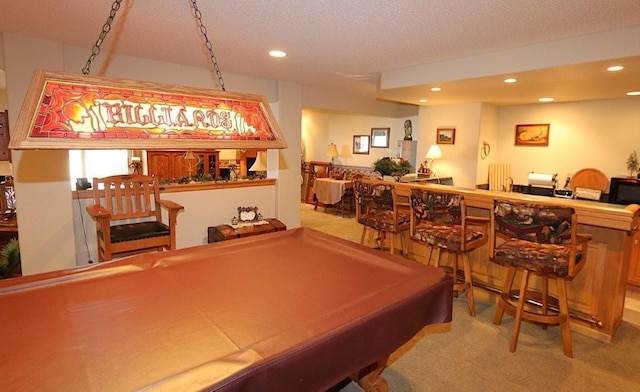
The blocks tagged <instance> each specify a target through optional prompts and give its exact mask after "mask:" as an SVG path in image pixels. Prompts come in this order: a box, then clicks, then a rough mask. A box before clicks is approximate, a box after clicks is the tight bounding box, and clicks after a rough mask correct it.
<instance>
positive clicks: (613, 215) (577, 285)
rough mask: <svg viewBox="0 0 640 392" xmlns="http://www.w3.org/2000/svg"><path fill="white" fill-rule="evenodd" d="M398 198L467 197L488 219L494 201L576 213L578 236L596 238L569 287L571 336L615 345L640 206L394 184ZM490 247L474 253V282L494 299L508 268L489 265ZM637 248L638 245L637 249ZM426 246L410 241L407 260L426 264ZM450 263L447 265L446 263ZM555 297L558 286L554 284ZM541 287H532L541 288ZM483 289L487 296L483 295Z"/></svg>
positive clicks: (473, 208)
mask: <svg viewBox="0 0 640 392" xmlns="http://www.w3.org/2000/svg"><path fill="white" fill-rule="evenodd" d="M395 185H396V189H397V191H398V194H399V196H400V197H408V195H409V190H410V189H411V188H430V189H433V190H437V191H439V192H456V193H461V194H462V195H464V198H465V202H466V204H467V205H468V206H469V207H471V208H470V214H471V215H475V216H484V217H489V216H490V214H491V209H492V207H493V200H494V199H506V200H513V201H530V202H537V203H545V204H554V205H561V206H570V207H573V208H574V209H575V211H576V214H577V215H578V232H582V233H588V234H591V235H592V240H591V241H589V248H588V253H587V259H586V263H587V264H586V265H585V266H584V268H583V270H582V271H581V272H580V273H579V274H578V275H577V276H576V277H575V279H574V280H572V281H571V282H568V284H567V290H568V295H569V308H570V312H571V316H572V320H571V321H572V324H571V328H572V330H574V331H576V332H577V333H581V334H584V335H588V336H591V337H594V338H596V339H599V340H603V341H607V342H611V341H612V339H613V337H614V335H615V332H616V329H617V327H618V325H619V324H620V322H621V321H622V315H623V311H624V301H625V295H626V289H627V276H628V272H629V266H630V263H631V261H632V259H634V260H635V259H636V258H638V257H639V256H640V251H639V249H638V248H640V245H638V243H640V232H639V231H638V223H639V222H640V206H638V205H636V204H632V205H629V206H622V205H617V204H607V203H600V202H595V201H588V200H573V199H563V198H557V197H546V196H535V195H527V194H521V193H514V192H496V191H488V190H480V189H465V188H458V187H452V186H445V185H434V184H403V183H395ZM490 244H491V241H489V242H488V244H486V245H485V246H484V247H482V248H480V249H478V250H476V251H474V252H471V254H470V258H471V262H472V269H473V281H474V285H475V286H476V290H475V291H474V293H475V294H476V296H479V297H485V298H494V297H495V294H496V292H497V291H498V290H499V289H500V288H501V286H502V283H503V280H504V276H505V273H506V268H504V267H502V266H500V265H498V264H496V263H493V262H491V261H489V255H490V252H491V249H490V246H491V245H490ZM634 244H635V245H634ZM426 255H427V250H426V247H425V246H424V245H421V244H418V243H417V242H415V241H409V257H411V258H413V259H416V260H419V261H421V262H425V260H426ZM445 262H446V260H445ZM549 286H550V291H551V292H555V284H550V285H549ZM538 287H539V286H533V288H538ZM480 288H484V289H486V290H481V289H480Z"/></svg>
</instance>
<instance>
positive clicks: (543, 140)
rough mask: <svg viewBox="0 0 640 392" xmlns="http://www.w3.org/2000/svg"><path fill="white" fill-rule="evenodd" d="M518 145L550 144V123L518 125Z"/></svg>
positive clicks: (516, 135)
mask: <svg viewBox="0 0 640 392" xmlns="http://www.w3.org/2000/svg"><path fill="white" fill-rule="evenodd" d="M515 137H516V146H542V147H544V146H548V145H549V124H518V125H516V134H515Z"/></svg>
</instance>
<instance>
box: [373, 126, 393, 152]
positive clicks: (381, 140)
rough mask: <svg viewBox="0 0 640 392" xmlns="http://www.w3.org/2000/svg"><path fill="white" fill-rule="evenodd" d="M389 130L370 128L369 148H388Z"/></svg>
mask: <svg viewBox="0 0 640 392" xmlns="http://www.w3.org/2000/svg"><path fill="white" fill-rule="evenodd" d="M390 131H391V128H371V147H377V148H389V133H390Z"/></svg>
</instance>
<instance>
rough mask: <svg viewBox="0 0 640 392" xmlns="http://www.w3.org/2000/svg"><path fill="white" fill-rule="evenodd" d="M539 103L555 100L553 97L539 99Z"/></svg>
mask: <svg viewBox="0 0 640 392" xmlns="http://www.w3.org/2000/svg"><path fill="white" fill-rule="evenodd" d="M538 102H553V98H551V97H544V98H538Z"/></svg>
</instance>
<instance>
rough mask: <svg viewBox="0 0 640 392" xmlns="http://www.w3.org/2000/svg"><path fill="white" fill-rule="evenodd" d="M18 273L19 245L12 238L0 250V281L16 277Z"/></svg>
mask: <svg viewBox="0 0 640 392" xmlns="http://www.w3.org/2000/svg"><path fill="white" fill-rule="evenodd" d="M19 271H20V244H19V243H18V240H17V239H15V238H13V239H11V241H9V243H8V244H7V245H5V246H4V248H2V250H0V279H2V278H9V277H12V276H18V275H19V274H20V273H19Z"/></svg>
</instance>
